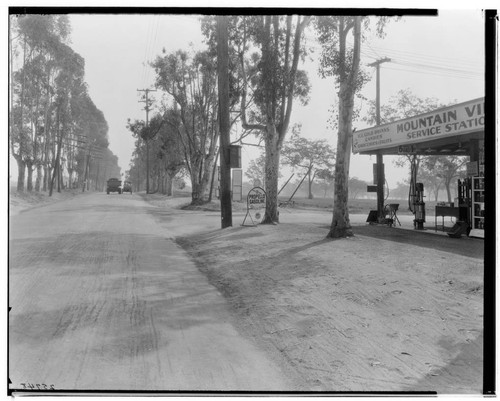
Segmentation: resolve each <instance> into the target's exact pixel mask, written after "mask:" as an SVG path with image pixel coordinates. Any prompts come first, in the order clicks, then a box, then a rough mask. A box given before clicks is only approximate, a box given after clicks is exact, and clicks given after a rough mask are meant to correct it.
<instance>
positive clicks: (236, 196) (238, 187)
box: [232, 170, 243, 202]
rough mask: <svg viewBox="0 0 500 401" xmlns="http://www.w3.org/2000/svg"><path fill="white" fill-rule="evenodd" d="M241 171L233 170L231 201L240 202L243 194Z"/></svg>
mask: <svg viewBox="0 0 500 401" xmlns="http://www.w3.org/2000/svg"><path fill="white" fill-rule="evenodd" d="M242 193H243V171H242V170H233V190H232V194H233V201H234V202H241V199H242V196H243V194H242Z"/></svg>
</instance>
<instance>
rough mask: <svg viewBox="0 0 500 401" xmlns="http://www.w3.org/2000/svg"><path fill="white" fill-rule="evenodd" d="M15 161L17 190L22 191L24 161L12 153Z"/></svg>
mask: <svg viewBox="0 0 500 401" xmlns="http://www.w3.org/2000/svg"><path fill="white" fill-rule="evenodd" d="M14 158H15V159H16V162H17V192H24V179H25V174H26V163H25V162H24V160H23V159H22V158H21V157H20V156H17V155H14Z"/></svg>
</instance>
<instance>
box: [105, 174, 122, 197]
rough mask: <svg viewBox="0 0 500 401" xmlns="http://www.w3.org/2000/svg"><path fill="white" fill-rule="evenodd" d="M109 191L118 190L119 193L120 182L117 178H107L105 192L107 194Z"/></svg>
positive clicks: (120, 190) (120, 189) (120, 188)
mask: <svg viewBox="0 0 500 401" xmlns="http://www.w3.org/2000/svg"><path fill="white" fill-rule="evenodd" d="M110 192H118V193H119V194H120V195H121V193H122V182H121V181H120V180H119V179H118V178H110V179H109V180H108V185H107V187H106V193H107V194H108V195H109V193H110Z"/></svg>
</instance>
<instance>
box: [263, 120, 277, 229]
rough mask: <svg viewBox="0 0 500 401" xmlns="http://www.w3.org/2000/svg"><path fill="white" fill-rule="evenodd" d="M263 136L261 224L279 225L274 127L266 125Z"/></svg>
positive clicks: (275, 135)
mask: <svg viewBox="0 0 500 401" xmlns="http://www.w3.org/2000/svg"><path fill="white" fill-rule="evenodd" d="M267 129H268V132H267V133H266V134H265V146H266V169H265V170H266V172H265V175H266V213H265V215H264V219H263V220H262V224H276V223H279V221H280V220H279V211H278V173H279V163H280V149H279V147H278V135H277V133H276V127H275V126H274V125H272V124H270V125H268V128H267Z"/></svg>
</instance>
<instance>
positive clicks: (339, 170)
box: [327, 83, 354, 238]
mask: <svg viewBox="0 0 500 401" xmlns="http://www.w3.org/2000/svg"><path fill="white" fill-rule="evenodd" d="M353 107H354V90H353V89H352V88H349V87H347V85H346V84H342V83H341V85H340V91H339V133H338V139H337V159H336V163H335V181H334V198H333V218H332V225H331V227H330V232H329V233H328V235H327V237H329V238H339V237H350V236H352V235H353V232H352V227H351V222H350V220H349V204H348V198H349V190H348V182H349V162H350V157H351V147H352V112H353Z"/></svg>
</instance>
